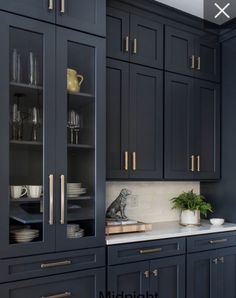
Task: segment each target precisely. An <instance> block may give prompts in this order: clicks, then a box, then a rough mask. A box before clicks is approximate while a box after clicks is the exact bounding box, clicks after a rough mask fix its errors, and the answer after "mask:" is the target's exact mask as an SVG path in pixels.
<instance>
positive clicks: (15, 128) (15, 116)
mask: <svg viewBox="0 0 236 298" xmlns="http://www.w3.org/2000/svg"><path fill="white" fill-rule="evenodd" d="M22 135H23V117H22V113H21V111H19V110H18V105H17V104H14V105H13V108H12V139H13V140H18V141H21V140H22Z"/></svg>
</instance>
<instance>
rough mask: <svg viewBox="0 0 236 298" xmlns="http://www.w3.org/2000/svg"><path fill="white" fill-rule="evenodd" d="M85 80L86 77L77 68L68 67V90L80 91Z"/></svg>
mask: <svg viewBox="0 0 236 298" xmlns="http://www.w3.org/2000/svg"><path fill="white" fill-rule="evenodd" d="M83 80H84V77H83V76H82V75H79V74H77V71H76V70H74V69H71V68H67V91H69V92H75V93H77V92H80V87H81V84H82V83H83Z"/></svg>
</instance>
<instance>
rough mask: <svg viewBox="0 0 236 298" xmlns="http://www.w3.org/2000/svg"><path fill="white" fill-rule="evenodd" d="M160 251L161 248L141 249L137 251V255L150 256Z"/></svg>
mask: <svg viewBox="0 0 236 298" xmlns="http://www.w3.org/2000/svg"><path fill="white" fill-rule="evenodd" d="M161 251H162V248H161V247H158V248H151V249H141V250H140V251H139V253H140V254H141V255H143V254H151V253H155V252H161Z"/></svg>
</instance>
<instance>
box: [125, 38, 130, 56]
mask: <svg viewBox="0 0 236 298" xmlns="http://www.w3.org/2000/svg"><path fill="white" fill-rule="evenodd" d="M125 52H126V53H129V36H126V37H125Z"/></svg>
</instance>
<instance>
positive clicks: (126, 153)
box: [125, 151, 129, 171]
mask: <svg viewBox="0 0 236 298" xmlns="http://www.w3.org/2000/svg"><path fill="white" fill-rule="evenodd" d="M128 170H129V152H128V151H125V171H128Z"/></svg>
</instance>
